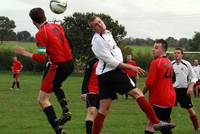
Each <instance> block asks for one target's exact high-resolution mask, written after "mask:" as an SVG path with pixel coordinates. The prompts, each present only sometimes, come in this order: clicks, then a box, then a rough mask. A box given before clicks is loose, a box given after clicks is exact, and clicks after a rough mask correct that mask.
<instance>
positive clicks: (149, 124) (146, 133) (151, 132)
mask: <svg viewBox="0 0 200 134" xmlns="http://www.w3.org/2000/svg"><path fill="white" fill-rule="evenodd" d="M144 134H154V128H153V124H152V122H151V121H149V120H148V122H147V125H146V127H145V131H144Z"/></svg>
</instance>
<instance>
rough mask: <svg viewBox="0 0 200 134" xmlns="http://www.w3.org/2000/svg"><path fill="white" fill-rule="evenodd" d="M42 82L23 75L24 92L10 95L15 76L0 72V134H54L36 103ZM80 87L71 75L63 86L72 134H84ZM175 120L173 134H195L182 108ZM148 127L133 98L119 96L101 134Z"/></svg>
mask: <svg viewBox="0 0 200 134" xmlns="http://www.w3.org/2000/svg"><path fill="white" fill-rule="evenodd" d="M41 78H42V74H40V73H31V72H25V73H24V72H22V74H21V76H20V79H21V89H20V90H18V91H11V90H10V89H9V88H10V86H11V82H12V74H11V73H10V72H0V101H1V103H0V134H54V132H53V130H52V128H51V127H50V125H49V124H48V123H47V120H46V117H45V116H44V114H43V112H42V110H41V108H40V107H39V105H38V103H37V101H36V98H37V95H38V91H39V84H40V80H41ZM143 81H144V78H143V79H141V80H140V81H139V83H138V86H139V87H142V86H143ZM81 83H82V77H81V76H78V75H72V76H71V77H70V78H69V79H68V80H67V81H65V82H64V84H63V89H64V91H65V93H66V96H67V99H68V100H69V107H70V109H71V112H72V113H73V118H72V120H71V121H70V122H68V123H67V124H65V125H64V129H65V130H67V132H68V133H69V134H85V127H84V119H85V114H86V108H85V103H84V102H82V101H81V100H80V92H81V91H80V87H81ZM51 101H52V102H53V105H54V106H55V108H56V112H57V113H58V114H59V115H60V113H61V110H60V107H59V104H58V103H57V101H56V99H55V96H54V95H53V94H52V97H51ZM193 101H194V105H195V106H196V107H195V109H196V111H200V107H199V105H198V104H199V101H200V98H193ZM198 115H199V113H198ZM199 117H200V116H199ZM172 120H173V122H175V123H176V124H177V127H176V128H175V129H174V134H192V133H193V128H192V125H191V122H190V120H189V117H188V114H187V112H186V111H185V110H183V109H180V107H177V108H174V109H173V113H172ZM145 124H146V118H145V115H144V114H143V113H142V112H141V111H140V110H139V108H138V106H137V104H136V102H135V101H133V100H132V99H131V98H129V99H128V100H125V97H124V96H119V99H118V100H116V101H114V102H113V105H112V109H111V111H110V114H109V116H108V117H107V118H106V121H105V124H104V128H103V131H102V134H143V133H144V127H145ZM156 134H159V132H156Z"/></svg>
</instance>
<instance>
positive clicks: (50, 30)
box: [32, 22, 72, 64]
mask: <svg viewBox="0 0 200 134" xmlns="http://www.w3.org/2000/svg"><path fill="white" fill-rule="evenodd" d="M36 41H37V44H36V45H37V47H38V53H37V54H33V56H32V58H33V59H35V60H37V61H43V60H44V59H45V57H46V54H47V56H48V58H49V60H50V61H51V62H52V63H53V64H56V63H61V62H65V61H69V60H71V59H72V52H71V49H70V46H69V42H68V39H67V38H66V36H65V32H64V29H63V27H62V26H61V25H58V24H51V23H47V22H46V23H44V24H42V25H41V26H40V28H39V31H38V32H37V34H36Z"/></svg>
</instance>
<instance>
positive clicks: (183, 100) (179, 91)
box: [175, 88, 193, 109]
mask: <svg viewBox="0 0 200 134" xmlns="http://www.w3.org/2000/svg"><path fill="white" fill-rule="evenodd" d="M175 91H176V105H177V103H178V102H179V103H180V105H181V107H182V108H186V109H188V108H191V107H193V105H192V101H191V97H190V95H187V88H175Z"/></svg>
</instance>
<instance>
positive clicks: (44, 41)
mask: <svg viewBox="0 0 200 134" xmlns="http://www.w3.org/2000/svg"><path fill="white" fill-rule="evenodd" d="M29 16H30V17H31V19H32V21H33V24H34V25H35V26H36V27H37V28H38V30H39V31H38V32H37V34H36V41H37V44H36V45H37V47H38V53H30V52H28V51H26V50H25V49H24V48H21V47H17V48H16V49H15V51H16V52H17V53H19V54H21V55H23V56H26V57H30V58H32V59H34V60H36V61H39V62H40V61H43V60H44V59H45V57H46V54H47V56H48V59H49V60H50V61H51V64H48V66H47V68H46V69H45V74H44V76H43V80H42V84H41V87H40V92H39V95H38V102H39V104H40V105H41V107H42V109H43V111H44V113H45V115H46V116H47V119H48V121H49V123H50V124H51V126H52V128H53V129H54V131H55V132H56V134H66V132H65V131H64V130H63V129H62V128H61V127H60V126H61V125H63V124H64V123H65V122H66V121H68V120H70V119H71V113H70V112H69V109H68V106H67V100H66V97H65V94H64V91H63V90H62V89H61V86H62V83H63V81H64V80H65V79H67V77H68V76H69V75H70V74H71V73H72V71H73V68H74V66H73V62H72V53H71V49H70V47H69V42H68V39H67V38H66V37H65V33H64V29H63V27H62V26H61V25H58V24H50V23H48V22H47V21H46V16H45V13H44V10H43V9H41V8H33V9H32V10H31V11H30V13H29ZM52 92H54V93H55V95H56V97H57V99H58V101H59V103H60V105H61V108H62V112H63V113H62V116H61V117H60V118H57V117H56V114H55V111H54V108H53V106H52V104H51V102H50V100H49V98H50V95H51V93H52Z"/></svg>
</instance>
